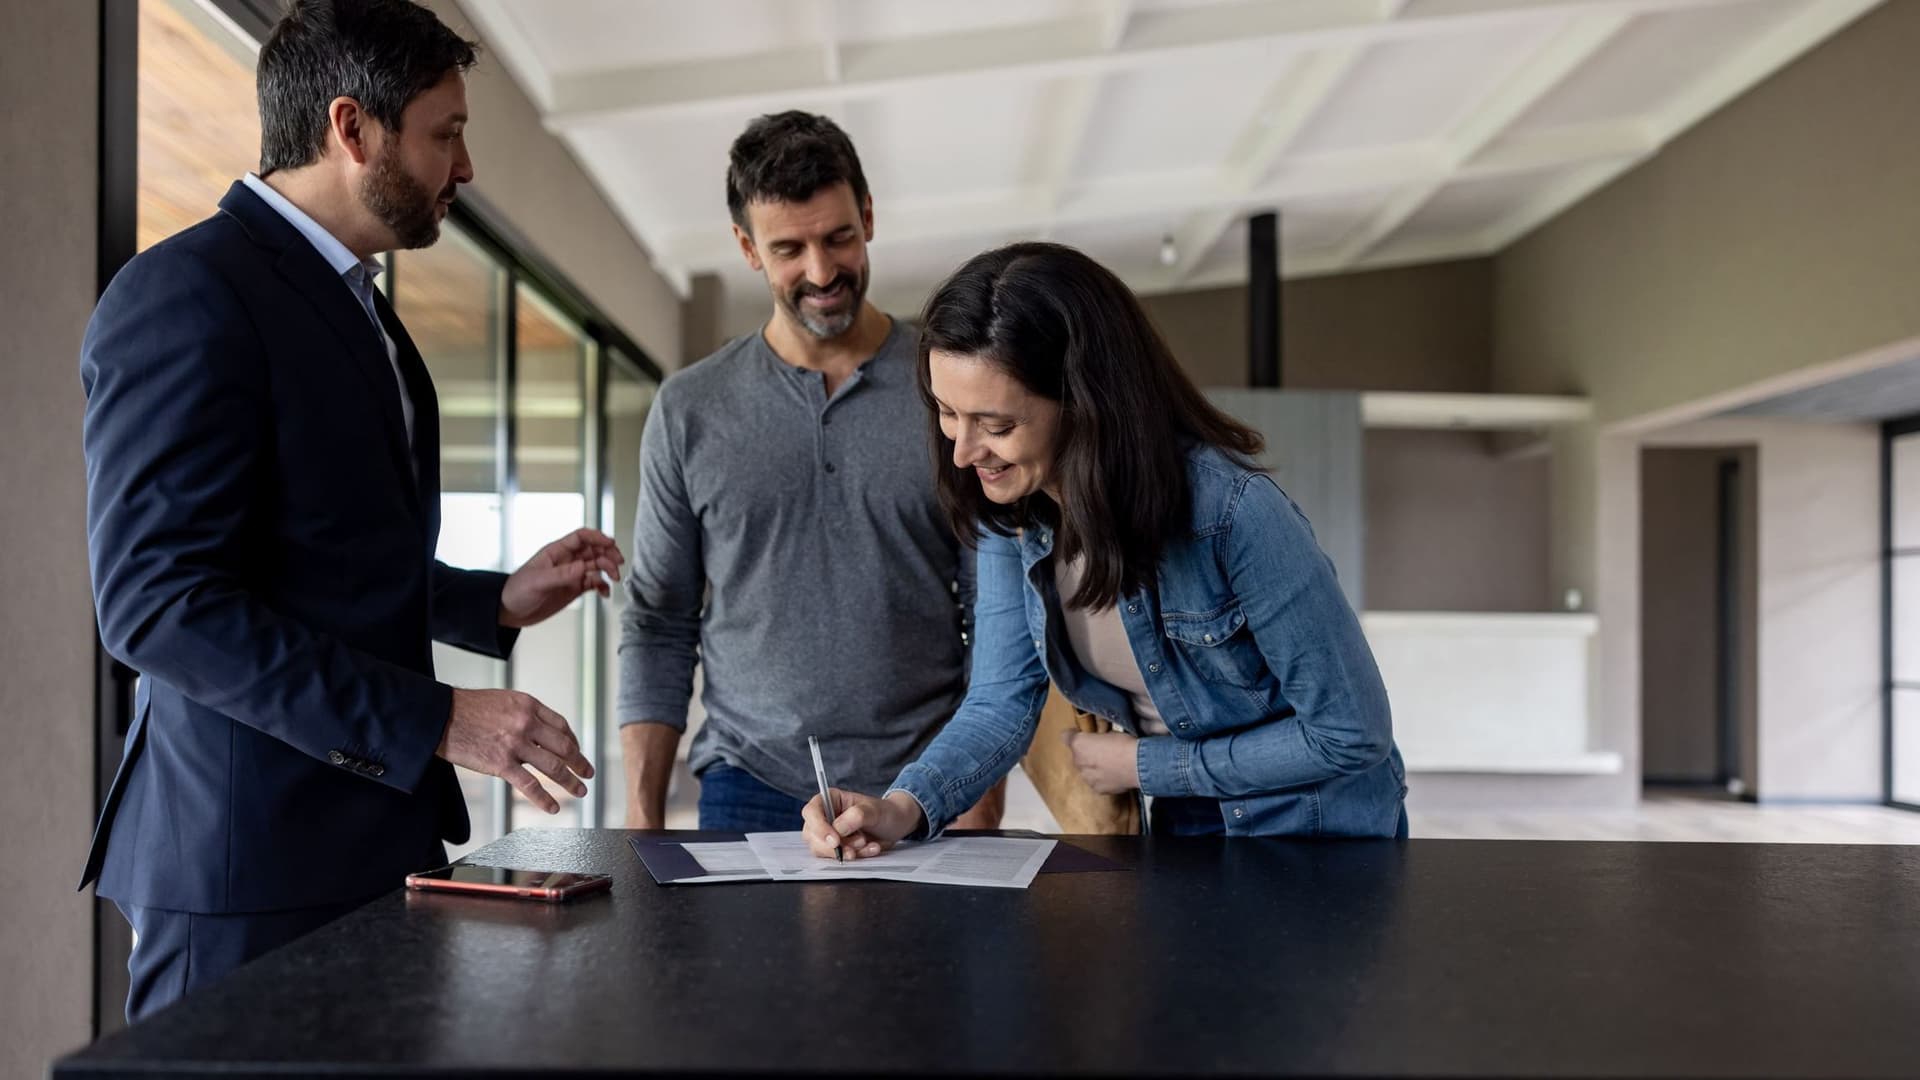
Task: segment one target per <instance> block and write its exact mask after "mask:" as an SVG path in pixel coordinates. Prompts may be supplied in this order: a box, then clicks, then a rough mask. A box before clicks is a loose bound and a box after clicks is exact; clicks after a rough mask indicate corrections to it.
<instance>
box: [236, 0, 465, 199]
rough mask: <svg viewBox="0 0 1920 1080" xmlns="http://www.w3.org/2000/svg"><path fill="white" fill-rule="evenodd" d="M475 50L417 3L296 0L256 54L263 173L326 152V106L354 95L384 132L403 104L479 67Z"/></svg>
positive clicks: (395, 124) (394, 126)
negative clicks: (452, 74)
mask: <svg viewBox="0 0 1920 1080" xmlns="http://www.w3.org/2000/svg"><path fill="white" fill-rule="evenodd" d="M478 49H479V44H478V43H477V42H472V41H467V40H465V39H464V38H462V37H461V36H460V35H458V34H456V33H454V32H453V31H452V30H449V29H447V27H446V25H445V24H443V23H442V22H441V21H440V20H439V19H438V18H436V17H435V16H434V14H433V12H431V11H428V10H427V9H426V8H423V7H421V6H420V5H418V4H415V3H413V2H412V0H293V3H292V5H291V6H290V7H289V8H288V9H287V14H286V16H285V17H284V18H282V19H281V20H280V22H279V23H278V24H277V25H276V26H274V28H273V33H271V34H269V35H268V36H267V42H266V44H265V45H262V46H261V47H260V65H259V67H258V68H256V69H255V72H254V82H255V84H256V85H257V87H258V89H259V94H260V175H261V176H266V175H267V174H269V173H271V172H273V171H274V170H276V169H297V168H299V167H301V166H302V165H310V164H312V163H313V162H314V161H316V160H318V159H319V157H320V155H321V154H323V153H325V152H326V148H327V123H328V121H327V106H328V105H329V104H330V103H331V102H332V101H333V99H334V98H339V97H350V98H352V99H354V100H355V101H358V102H359V103H360V107H361V108H362V109H364V110H366V113H367V115H369V116H371V117H373V118H374V119H375V120H378V121H380V123H381V125H382V126H384V127H385V128H386V129H387V130H388V131H394V132H398V131H399V130H400V114H401V113H402V112H403V111H405V109H406V107H407V103H408V102H410V101H412V100H413V99H414V98H416V97H419V96H420V95H421V94H422V93H424V92H425V91H427V90H429V89H431V88H432V87H433V86H434V85H435V84H436V83H438V82H439V81H440V80H441V79H444V78H446V77H447V75H448V74H449V73H451V72H455V71H461V72H464V71H466V70H467V69H468V68H471V67H472V66H473V64H474V61H475V60H476V59H478V55H479V54H478V51H477V50H478Z"/></svg>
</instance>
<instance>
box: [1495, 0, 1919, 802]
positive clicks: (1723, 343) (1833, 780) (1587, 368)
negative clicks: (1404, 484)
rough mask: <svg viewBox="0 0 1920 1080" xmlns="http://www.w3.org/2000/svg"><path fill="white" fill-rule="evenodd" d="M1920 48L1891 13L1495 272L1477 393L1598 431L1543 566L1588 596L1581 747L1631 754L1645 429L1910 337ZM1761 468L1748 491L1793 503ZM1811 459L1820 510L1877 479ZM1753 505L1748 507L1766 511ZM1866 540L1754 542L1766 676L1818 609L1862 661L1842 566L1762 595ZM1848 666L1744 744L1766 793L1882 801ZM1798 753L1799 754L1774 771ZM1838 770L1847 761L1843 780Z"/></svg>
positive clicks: (1799, 65) (1851, 590) (1571, 449)
mask: <svg viewBox="0 0 1920 1080" xmlns="http://www.w3.org/2000/svg"><path fill="white" fill-rule="evenodd" d="M1916 53H1920V4H1916V3H1888V4H1884V5H1882V6H1881V7H1879V8H1877V9H1875V10H1874V11H1873V12H1871V13H1869V14H1868V15H1866V16H1865V17H1864V18H1862V19H1861V20H1859V21H1858V22H1856V23H1855V24H1854V25H1852V26H1850V27H1848V28H1846V29H1844V30H1842V31H1841V32H1840V33H1838V34H1836V35H1835V36H1833V37H1832V38H1830V39H1829V40H1828V41H1827V42H1825V43H1824V44H1822V45H1820V46H1818V47H1817V48H1815V49H1814V50H1812V51H1810V52H1809V53H1807V54H1806V55H1805V56H1803V57H1802V58H1801V59H1799V60H1798V61H1796V62H1795V63H1793V64H1791V65H1789V66H1788V67H1786V68H1785V69H1783V70H1781V71H1780V72H1778V73H1776V74H1775V75H1774V76H1772V77H1771V78H1769V79H1768V80H1766V81H1765V82H1763V83H1761V84H1760V85H1759V86H1757V87H1755V88H1754V89H1753V90H1752V91H1750V92H1748V93H1747V94H1746V95H1744V96H1743V97H1741V98H1739V99H1737V100H1736V101H1734V102H1732V103H1731V104H1730V105H1728V106H1727V107H1726V108H1725V109H1723V110H1721V111H1720V112H1718V113H1716V114H1714V115H1713V116H1711V117H1708V118H1707V119H1706V120H1704V121H1703V122H1701V123H1700V124H1699V125H1698V126H1696V127H1695V128H1693V129H1692V130H1691V131H1689V132H1687V133H1686V134H1684V135H1683V136H1681V137H1680V138H1679V139H1677V140H1675V141H1674V142H1673V143H1672V144H1670V145H1669V146H1667V147H1666V148H1665V149H1663V150H1662V151H1661V152H1660V153H1659V154H1658V155H1656V156H1654V157H1653V158H1651V159H1649V160H1648V161H1647V162H1646V163H1645V164H1643V165H1641V166H1639V167H1638V168H1636V169H1634V170H1633V171H1631V172H1629V173H1627V174H1625V175H1624V176H1622V177H1621V178H1620V179H1619V180H1617V181H1615V182H1614V183H1613V184H1611V185H1610V186H1608V187H1606V188H1604V189H1602V190H1601V191H1599V192H1598V193H1596V194H1595V195H1593V196H1592V197H1590V198H1589V199H1587V200H1586V201H1585V202H1582V203H1581V204H1579V205H1577V206H1575V207H1574V208H1572V209H1571V210H1569V211H1568V212H1566V213H1564V214H1562V215H1561V216H1560V217H1558V218H1556V219H1554V220H1553V221H1552V222H1551V223H1549V224H1548V225H1546V226H1545V227H1543V228H1541V229H1539V230H1537V231H1536V232H1534V233H1533V234H1531V235H1530V236H1528V237H1526V238H1525V239H1523V240H1522V241H1520V242H1519V243H1517V244H1515V245H1514V246H1512V247H1510V248H1509V249H1507V250H1506V251H1504V252H1502V253H1501V254H1500V255H1499V256H1497V257H1496V259H1495V260H1494V271H1493V296H1494V317H1493V340H1494V345H1493V370H1492V388H1493V389H1494V390H1496V391H1507V392H1546V393H1580V394H1585V395H1587V396H1589V397H1591V398H1592V399H1593V402H1594V407H1595V411H1596V415H1597V418H1598V419H1597V422H1596V423H1595V424H1593V425H1588V426H1585V427H1581V428H1575V429H1570V430H1567V431H1563V432H1561V433H1559V434H1558V435H1557V436H1556V439H1555V450H1556V453H1555V461H1554V466H1553V468H1554V480H1553V488H1552V500H1553V508H1552V511H1551V515H1552V517H1551V520H1552V526H1551V528H1552V542H1551V546H1552V550H1551V554H1550V562H1551V569H1550V573H1551V575H1552V578H1553V581H1554V587H1555V589H1556V590H1558V589H1564V588H1567V587H1576V588H1579V589H1581V590H1582V591H1583V593H1584V594H1585V595H1587V596H1589V597H1591V598H1592V603H1593V607H1594V608H1595V610H1597V611H1598V612H1599V614H1600V615H1601V622H1602V632H1601V655H1600V664H1601V669H1602V671H1603V673H1604V681H1603V684H1602V689H1601V691H1600V692H1601V696H1602V697H1603V698H1605V699H1606V700H1607V702H1608V703H1607V704H1605V705H1604V706H1603V707H1602V708H1601V710H1600V711H1599V712H1598V713H1597V714H1596V715H1597V717H1598V719H1597V721H1596V722H1597V724H1598V725H1599V726H1600V727H1601V728H1602V729H1603V731H1602V732H1597V733H1596V734H1597V735H1600V734H1604V735H1606V736H1607V737H1611V738H1633V739H1636V749H1637V734H1638V732H1637V722H1638V712H1639V701H1638V690H1639V687H1640V679H1639V670H1638V669H1639V661H1640V651H1639V644H1638V632H1639V631H1638V628H1639V623H1640V612H1639V604H1640V599H1641V598H1640V595H1639V575H1638V565H1637V564H1638V556H1639V552H1638V542H1639V535H1638V524H1639V514H1640V505H1639V503H1640V492H1639V475H1638V473H1639V470H1638V461H1637V454H1638V451H1639V448H1640V446H1641V444H1642V442H1643V441H1644V440H1645V439H1647V438H1649V437H1650V436H1649V434H1648V433H1649V432H1657V431H1660V429H1662V428H1664V427H1666V426H1668V425H1671V424H1672V423H1675V422H1678V421H1681V420H1690V419H1695V418H1697V417H1699V416H1704V415H1707V414H1709V413H1711V412H1714V411H1717V410H1718V409H1720V408H1724V407H1726V406H1729V405H1732V404H1735V403H1738V402H1739V401H1740V400H1742V398H1745V397H1753V396H1759V395H1762V394H1764V393H1766V392H1769V391H1771V390H1774V389H1777V388H1782V387H1783V386H1784V385H1785V384H1787V383H1790V382H1795V381H1815V380H1818V379H1820V378H1824V377H1827V375H1828V372H1830V371H1832V370H1834V369H1836V368H1840V367H1845V366H1848V365H1849V364H1851V363H1856V362H1857V363H1862V364H1866V363H1883V362H1892V361H1894V360H1898V359H1903V358H1905V356H1907V355H1910V354H1911V351H1912V349H1911V343H1913V342H1915V341H1916V339H1920V305H1916V304H1915V303H1914V302H1913V295H1914V292H1913V288H1914V282H1915V281H1920V245H1915V244H1914V243H1912V238H1913V237H1914V236H1915V235H1920V199H1915V198H1914V197H1913V190H1914V178H1915V177H1916V176H1920V65H1916V64H1914V62H1913V57H1914V55H1916ZM1658 437H1664V436H1658ZM1864 446H1865V444H1864V443H1856V444H1855V445H1854V448H1853V449H1854V451H1858V452H1860V453H1864ZM1829 449H1831V448H1829ZM1808 452H1809V453H1811V451H1808ZM1765 457H1766V455H1765V453H1764V452H1763V453H1762V462H1761V464H1760V466H1759V468H1760V472H1761V474H1762V475H1763V476H1767V475H1772V476H1773V477H1775V480H1776V483H1777V484H1778V485H1784V486H1791V485H1790V484H1789V483H1788V482H1787V481H1786V480H1784V479H1781V477H1783V476H1784V475H1785V474H1784V473H1782V472H1780V471H1779V468H1778V467H1777V466H1776V467H1775V468H1773V469H1770V468H1769V466H1768V464H1767V463H1766V461H1765ZM1812 459H1816V460H1820V461H1821V462H1823V464H1821V465H1819V466H1817V467H1816V466H1811V465H1808V466H1803V468H1804V469H1806V470H1809V471H1807V472H1805V473H1803V474H1802V475H1801V477H1800V480H1799V481H1798V482H1799V483H1802V484H1805V485H1806V486H1808V487H1809V488H1810V489H1812V490H1815V491H1818V492H1819V493H1820V494H1821V495H1822V497H1823V498H1826V499H1833V498H1840V497H1841V496H1840V495H1839V494H1838V493H1839V492H1842V491H1852V492H1855V493H1856V494H1859V493H1860V492H1858V491H1856V488H1857V486H1858V485H1862V484H1866V485H1871V484H1873V483H1874V482H1875V478H1876V477H1877V467H1876V466H1875V464H1874V462H1873V460H1872V459H1871V457H1870V456H1868V457H1857V456H1856V457H1855V458H1853V459H1851V460H1850V459H1849V455H1848V453H1847V452H1841V451H1834V452H1831V453H1825V454H1817V455H1813V458H1812ZM1816 473H1818V474H1821V475H1818V476H1816V475H1815V474H1816ZM1777 496H1778V492H1776V497H1777ZM1767 500H1768V494H1767V493H1766V492H1764V491H1763V492H1762V493H1761V496H1760V501H1761V504H1762V506H1763V508H1764V507H1765V505H1766V504H1767ZM1763 512H1764V510H1763ZM1850 512H1856V513H1864V512H1865V507H1864V504H1863V505H1859V506H1853V507H1850ZM1783 528H1784V527H1783ZM1858 539H1859V538H1857V537H1850V538H1847V539H1844V540H1843V539H1840V538H1836V537H1835V536H1834V535H1832V534H1830V533H1827V532H1824V531H1819V530H1816V531H1815V532H1814V533H1813V534H1812V535H1808V536H1804V537H1794V536H1790V535H1788V534H1787V533H1785V532H1782V531H1776V532H1774V533H1772V534H1763V539H1762V543H1763V557H1765V548H1764V545H1766V544H1769V543H1771V544H1773V545H1776V549H1775V550H1774V551H1773V552H1772V555H1773V557H1774V559H1775V560H1776V565H1775V566H1774V568H1773V573H1774V574H1775V575H1776V586H1775V587H1774V588H1773V589H1772V590H1771V591H1770V593H1769V595H1771V596H1772V597H1773V598H1774V602H1773V603H1766V602H1763V603H1762V604H1761V609H1760V616H1759V617H1760V620H1761V634H1762V635H1763V641H1771V642H1772V643H1773V646H1768V645H1765V644H1764V643H1763V645H1762V648H1766V649H1768V650H1769V651H1768V653H1767V656H1765V657H1762V658H1761V660H1760V661H1759V670H1760V671H1761V672H1762V673H1763V674H1762V678H1765V677H1766V673H1767V672H1769V670H1770V667H1769V665H1770V662H1771V661H1770V659H1769V658H1771V657H1774V656H1776V654H1775V653H1774V652H1773V651H1772V650H1773V647H1774V646H1778V645H1779V643H1780V642H1782V641H1789V642H1790V641H1794V640H1796V638H1797V636H1798V635H1800V634H1802V633H1809V634H1811V631H1810V630H1807V629H1806V626H1807V622H1806V620H1807V619H1808V616H1807V614H1806V613H1807V612H1808V611H1809V610H1812V609H1815V608H1819V607H1821V606H1823V605H1825V606H1827V607H1828V608H1829V610H1827V611H1825V612H1824V613H1823V614H1824V615H1825V616H1827V617H1835V618H1838V617H1844V618H1845V619H1847V620H1851V621H1847V622H1845V623H1844V624H1835V625H1833V626H1831V627H1830V631H1831V633H1830V635H1829V636H1828V637H1827V638H1825V639H1819V640H1817V641H1816V640H1812V639H1809V640H1807V641H1806V642H1804V644H1806V645H1808V646H1809V647H1824V646H1825V644H1826V643H1827V642H1830V641H1832V640H1836V639H1844V640H1848V641H1851V642H1852V643H1853V644H1854V645H1855V646H1857V647H1858V648H1859V650H1860V652H1859V655H1860V656H1862V657H1873V658H1877V657H1878V655H1879V645H1878V641H1877V638H1876V635H1877V633H1878V626H1879V620H1878V615H1877V609H1873V610H1870V609H1872V608H1873V605H1871V604H1868V603H1866V602H1865V601H1864V599H1863V595H1864V594H1862V593H1860V592H1859V588H1860V583H1861V581H1864V578H1863V577H1860V576H1859V575H1863V574H1867V573H1868V571H1866V570H1865V569H1863V568H1861V567H1859V566H1857V565H1853V564H1852V563H1850V562H1849V563H1847V567H1848V568H1847V569H1846V570H1844V571H1842V570H1839V569H1833V570H1832V574H1831V575H1830V576H1829V578H1828V579H1826V581H1825V583H1824V584H1817V582H1819V581H1820V576H1819V574H1818V573H1817V572H1815V571H1813V570H1812V569H1811V567H1809V568H1807V570H1806V573H1805V574H1804V575H1803V576H1802V577H1801V580H1800V581H1799V586H1800V587H1801V588H1802V589H1805V590H1808V592H1807V594H1806V595H1805V596H1801V597H1798V598H1796V599H1795V600H1794V601H1793V602H1792V603H1790V604H1788V603H1786V601H1785V600H1784V599H1783V597H1785V596H1787V595H1789V593H1788V592H1787V591H1786V590H1787V589H1788V587H1787V586H1785V585H1781V584H1779V583H1778V580H1777V578H1778V575H1783V574H1788V571H1787V570H1785V569H1784V568H1782V567H1780V566H1779V565H1778V561H1779V560H1782V559H1798V558H1812V557H1814V555H1813V553H1822V554H1823V556H1824V557H1825V558H1826V559H1827V560H1828V561H1829V566H1830V567H1831V564H1832V560H1834V559H1841V560H1842V561H1843V562H1846V560H1850V559H1852V558H1854V557H1855V556H1857V555H1858V553H1859V551H1860V550H1864V548H1858V549H1857V550H1853V551H1851V553H1849V552H1847V551H1836V550H1834V546H1835V545H1842V546H1844V545H1848V544H1855V542H1856V541H1857V540H1858ZM1781 544H1799V545H1802V549H1803V550H1802V549H1795V548H1792V547H1788V548H1786V549H1784V550H1782V549H1779V548H1778V545H1781ZM1782 604H1785V605H1786V606H1780V605H1782ZM1770 624H1772V625H1773V626H1774V630H1773V632H1771V633H1769V630H1768V627H1769V625H1770ZM1781 658H1782V659H1786V660H1791V656H1790V655H1787V656H1783V657H1781ZM1875 662H1876V663H1877V660H1876V661H1875ZM1790 666H1793V665H1790ZM1842 669H1843V670H1841V671H1829V672H1826V673H1824V675H1825V676H1828V677H1830V679H1829V681H1828V682H1827V684H1826V685H1825V689H1826V690H1828V691H1830V692H1832V693H1834V694H1837V695H1839V696H1838V697H1835V698H1830V699H1828V701H1827V703H1826V704H1825V705H1821V704H1820V703H1818V702H1807V701H1805V699H1803V698H1801V697H1800V696H1799V693H1800V692H1799V691H1798V689H1797V688H1789V693H1788V696H1789V698H1791V699H1793V700H1796V701H1803V702H1804V703H1807V704H1810V705H1813V706H1814V707H1815V709H1816V714H1817V715H1818V717H1820V718H1819V719H1815V718H1809V719H1808V720H1807V721H1806V722H1805V723H1804V724H1802V725H1800V727H1799V728H1797V729H1794V728H1792V727H1791V725H1789V726H1788V727H1787V728H1782V727H1781V726H1780V725H1778V724H1776V725H1774V726H1772V727H1771V728H1769V729H1768V731H1767V733H1766V734H1765V735H1763V736H1762V737H1761V738H1760V739H1759V740H1757V742H1758V743H1759V744H1760V746H1759V752H1760V753H1761V755H1762V760H1761V761H1760V762H1759V764H1758V765H1757V769H1758V773H1757V779H1758V783H1759V786H1760V788H1761V792H1762V796H1763V797H1771V798H1816V797H1823V796H1833V797H1871V796H1872V795H1873V794H1874V791H1870V790H1869V785H1867V784H1866V783H1865V780H1866V777H1865V776H1864V773H1863V772H1862V769H1863V768H1864V766H1863V764H1862V763H1863V762H1867V761H1873V762H1877V760H1878V755H1879V751H1878V742H1877V740H1878V735H1877V729H1876V730H1874V731H1869V729H1868V726H1867V723H1868V714H1869V713H1871V712H1874V711H1875V710H1877V704H1869V702H1868V700H1867V699H1866V698H1865V697H1863V696H1862V694H1863V693H1864V690H1865V684H1864V683H1863V682H1860V681H1859V679H1857V678H1856V677H1855V675H1856V674H1857V673H1854V674H1850V673H1849V672H1850V671H1851V669H1850V668H1848V667H1847V666H1846V665H1844V664H1843V665H1842ZM1774 677H1775V678H1778V676H1777V675H1776V676H1774ZM1816 681H1818V680H1816ZM1760 696H1761V699H1762V707H1763V708H1764V707H1765V705H1766V704H1767V703H1769V702H1770V701H1773V700H1774V699H1773V698H1771V697H1770V696H1769V694H1768V693H1767V691H1766V689H1765V688H1764V687H1763V688H1762V691H1761V695H1760ZM1874 701H1875V702H1877V698H1875V699H1874ZM1796 732H1797V733H1796ZM1869 735H1872V736H1873V737H1872V738H1871V739H1869V737H1868V736H1869ZM1795 739H1805V740H1807V741H1808V743H1809V745H1808V746H1807V747H1806V748H1805V749H1807V750H1808V751H1810V752H1811V754H1812V758H1811V759H1810V760H1808V761H1806V762H1804V763H1803V764H1804V766H1805V768H1804V770H1802V771H1794V772H1789V773H1785V774H1783V773H1780V772H1778V771H1777V770H1778V769H1779V768H1781V767H1783V762H1782V760H1781V754H1782V752H1783V751H1785V750H1786V747H1787V746H1788V745H1790V744H1791V743H1792V742H1793V740H1795ZM1870 742H1871V743H1872V745H1871V746H1870V745H1869V743H1870ZM1843 748H1846V749H1844V750H1843ZM1769 751H1771V753H1769ZM1843 752H1844V753H1852V754H1854V758H1853V759H1852V760H1851V761H1850V762H1847V763H1842V762H1841V761H1840V760H1839V759H1838V758H1837V757H1836V756H1835V755H1839V754H1842V753H1843ZM1788 760H1791V758H1789V759H1788ZM1633 768H1634V770H1635V771H1636V773H1637V771H1638V764H1637V762H1636V763H1635V764H1634V766H1633ZM1873 787H1874V788H1875V790H1877V785H1873Z"/></svg>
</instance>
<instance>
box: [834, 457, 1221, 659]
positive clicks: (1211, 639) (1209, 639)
mask: <svg viewBox="0 0 1920 1080" xmlns="http://www.w3.org/2000/svg"><path fill="white" fill-rule="evenodd" d="M827 471H828V472H832V471H833V462H831V461H829V462H827ZM1208 640H1212V639H1211V638H1209V639H1208Z"/></svg>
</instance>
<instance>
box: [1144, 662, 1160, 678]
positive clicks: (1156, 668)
mask: <svg viewBox="0 0 1920 1080" xmlns="http://www.w3.org/2000/svg"><path fill="white" fill-rule="evenodd" d="M1147 673H1148V674H1150V675H1158V674H1160V665H1159V664H1148V665H1147Z"/></svg>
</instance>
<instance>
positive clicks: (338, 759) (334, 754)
mask: <svg viewBox="0 0 1920 1080" xmlns="http://www.w3.org/2000/svg"><path fill="white" fill-rule="evenodd" d="M327 760H328V761H331V762H333V763H334V764H335V765H345V764H346V763H347V755H345V754H343V753H341V752H340V751H338V750H329V751H327Z"/></svg>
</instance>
